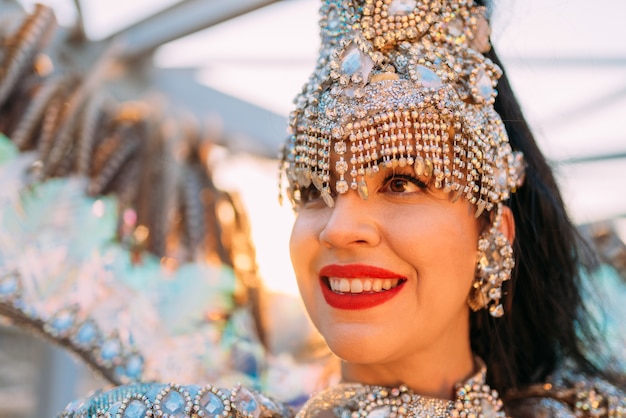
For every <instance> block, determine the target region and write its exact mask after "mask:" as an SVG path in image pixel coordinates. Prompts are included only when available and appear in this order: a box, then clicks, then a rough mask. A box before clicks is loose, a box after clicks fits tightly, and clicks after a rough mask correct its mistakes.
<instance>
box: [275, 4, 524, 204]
mask: <svg viewBox="0 0 626 418" xmlns="http://www.w3.org/2000/svg"><path fill="white" fill-rule="evenodd" d="M320 12H321V16H322V19H321V22H320V26H321V38H322V47H321V50H320V55H319V59H318V63H317V66H316V69H315V71H314V72H313V75H312V76H311V78H310V80H309V82H308V83H307V84H305V86H304V87H303V90H302V92H301V93H300V94H299V95H298V97H297V98H296V109H295V110H294V112H292V114H291V116H290V121H289V128H290V136H289V138H288V140H287V143H286V144H285V148H284V150H283V169H284V171H285V175H286V177H287V181H288V186H287V192H288V196H289V198H290V199H291V201H292V203H294V204H297V202H298V201H299V199H300V190H301V189H302V188H307V187H309V186H310V185H311V184H313V185H314V186H315V187H316V188H317V189H318V190H320V192H321V196H322V198H323V199H324V201H325V202H326V203H327V204H328V205H329V206H333V204H334V199H333V197H332V195H333V192H334V193H338V194H342V193H346V192H348V191H349V190H350V189H353V190H355V191H357V192H358V193H359V195H360V196H361V197H362V198H364V199H367V198H368V195H369V190H368V187H367V176H368V175H371V174H375V173H376V172H378V171H379V170H380V169H381V167H403V166H407V165H408V166H412V167H413V168H414V169H415V172H416V174H417V175H418V176H420V177H424V176H425V177H427V178H428V179H429V183H431V184H433V185H434V187H436V188H439V189H442V190H444V191H446V192H451V193H454V195H455V198H458V197H461V196H463V197H465V198H466V199H467V200H468V201H470V202H471V203H472V204H474V205H476V208H477V216H478V215H479V214H480V213H481V212H482V211H483V210H491V209H492V207H493V205H494V204H496V203H499V202H501V201H503V200H506V199H507V198H508V197H509V195H510V193H511V192H513V191H514V190H515V188H516V187H519V186H520V185H521V183H522V181H523V176H524V163H523V157H522V155H521V153H519V152H513V151H512V150H511V147H510V146H509V143H508V137H507V134H506V131H505V128H504V125H503V123H502V120H501V119H500V116H499V115H498V114H497V112H496V111H495V109H494V108H493V103H494V100H495V97H496V94H497V93H496V89H495V87H496V84H497V79H498V78H499V77H500V75H501V70H500V68H498V67H497V66H496V65H495V64H494V63H493V62H491V61H490V60H489V59H487V58H485V57H484V56H483V55H482V54H483V53H485V52H487V51H489V49H490V44H489V27H488V23H487V20H486V18H485V15H484V13H485V10H484V8H482V7H478V6H475V5H474V4H473V1H472V0H466V1H446V0H430V1H429V0H421V1H417V0H324V2H323V4H322V7H321V10H320ZM331 161H332V162H331ZM333 173H334V174H335V176H332V177H336V178H333V182H334V183H333V184H332V187H331V174H333ZM281 187H282V186H281Z"/></svg>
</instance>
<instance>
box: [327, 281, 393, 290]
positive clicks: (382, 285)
mask: <svg viewBox="0 0 626 418" xmlns="http://www.w3.org/2000/svg"><path fill="white" fill-rule="evenodd" d="M328 281H329V283H330V288H331V290H333V291H335V292H341V293H363V292H384V291H385V290H389V289H393V288H394V287H396V286H398V283H399V282H400V279H369V278H368V279H345V278H339V277H329V278H328Z"/></svg>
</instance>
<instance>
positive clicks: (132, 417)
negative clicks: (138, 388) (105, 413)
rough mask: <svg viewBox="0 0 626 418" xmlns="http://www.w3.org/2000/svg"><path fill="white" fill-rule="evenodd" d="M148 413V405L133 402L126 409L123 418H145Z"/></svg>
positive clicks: (136, 401)
mask: <svg viewBox="0 0 626 418" xmlns="http://www.w3.org/2000/svg"><path fill="white" fill-rule="evenodd" d="M147 412H148V408H147V407H146V405H144V403H143V402H141V401H138V400H132V401H130V403H129V404H128V406H127V407H126V410H125V411H124V415H122V418H144V417H145V416H146V413H147Z"/></svg>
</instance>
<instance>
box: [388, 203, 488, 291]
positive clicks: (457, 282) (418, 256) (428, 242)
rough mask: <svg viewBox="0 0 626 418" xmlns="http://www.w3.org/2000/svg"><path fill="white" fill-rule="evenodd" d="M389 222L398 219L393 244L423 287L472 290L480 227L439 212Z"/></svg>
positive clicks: (394, 227)
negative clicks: (414, 271) (415, 273)
mask: <svg viewBox="0 0 626 418" xmlns="http://www.w3.org/2000/svg"><path fill="white" fill-rule="evenodd" d="M388 219H398V220H397V221H395V222H394V225H393V232H392V234H393V235H392V236H391V237H390V242H393V246H394V251H395V252H396V253H398V254H399V255H400V258H403V259H404V260H406V261H407V262H408V263H409V264H411V265H412V266H413V268H414V269H415V270H416V272H417V275H418V278H419V279H420V286H428V287H437V286H439V288H440V290H442V289H443V288H444V287H445V288H447V289H449V290H452V289H451V287H452V288H454V289H458V290H459V291H462V292H465V291H469V287H470V286H471V283H472V280H473V278H474V271H475V266H476V250H477V245H478V244H477V243H478V226H477V222H476V221H475V220H474V219H473V218H472V217H467V216H460V214H459V213H447V212H446V211H438V212H433V213H425V214H422V216H420V217H419V218H418V217H416V216H407V217H404V218H402V217H395V218H394V217H388ZM400 219H403V222H402V221H400ZM420 219H427V220H428V221H420Z"/></svg>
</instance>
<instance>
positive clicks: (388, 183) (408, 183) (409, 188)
mask: <svg viewBox="0 0 626 418" xmlns="http://www.w3.org/2000/svg"><path fill="white" fill-rule="evenodd" d="M427 187H428V186H427V185H426V184H425V183H424V182H423V181H421V180H419V179H418V178H416V177H413V176H411V175H408V174H392V175H391V176H389V177H388V178H387V179H386V180H385V186H384V189H386V191H389V192H391V193H396V194H406V193H417V192H420V191H422V190H424V189H426V188H427Z"/></svg>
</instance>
